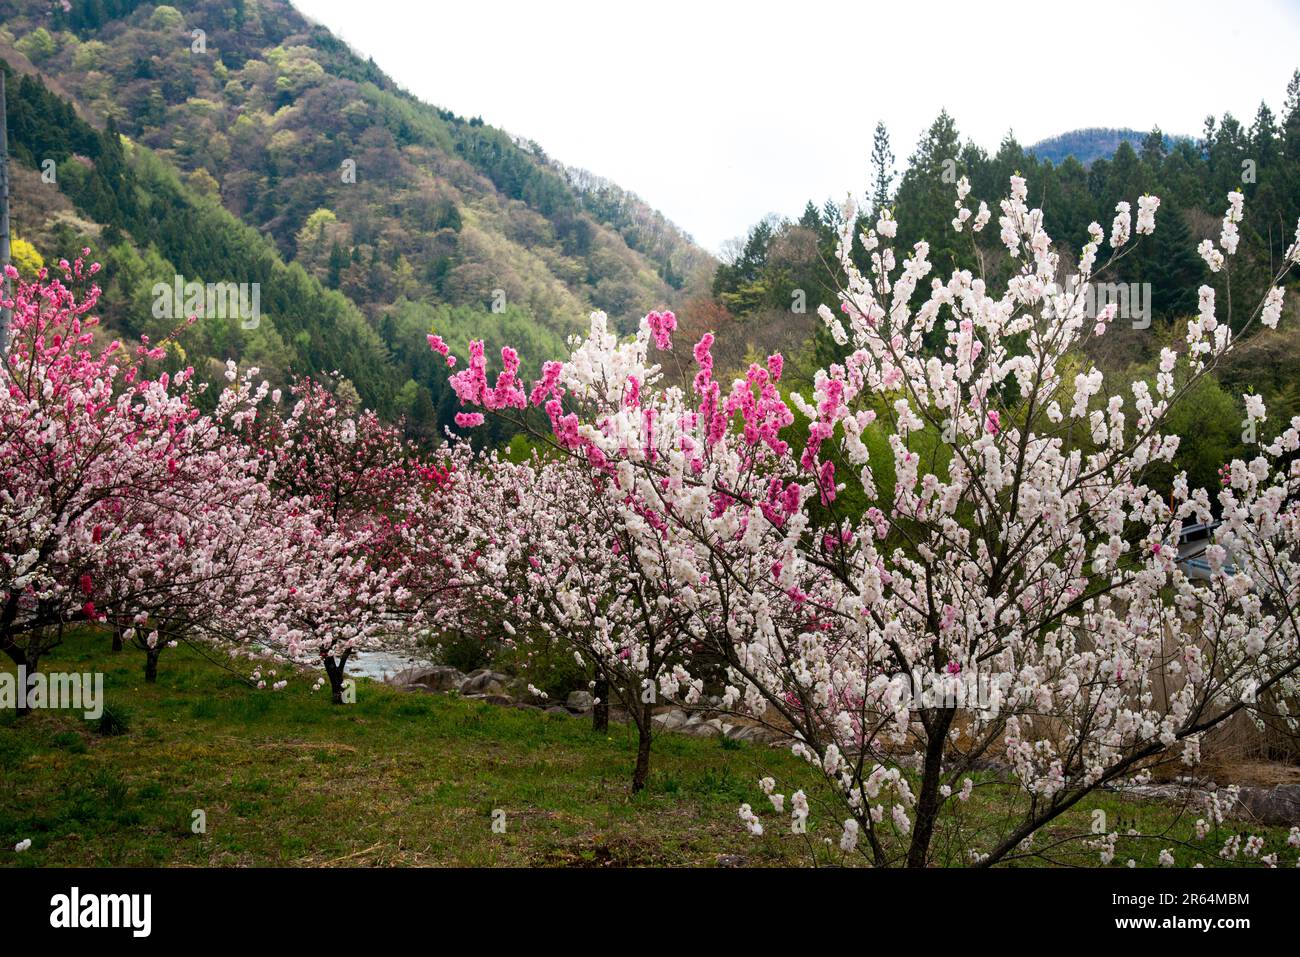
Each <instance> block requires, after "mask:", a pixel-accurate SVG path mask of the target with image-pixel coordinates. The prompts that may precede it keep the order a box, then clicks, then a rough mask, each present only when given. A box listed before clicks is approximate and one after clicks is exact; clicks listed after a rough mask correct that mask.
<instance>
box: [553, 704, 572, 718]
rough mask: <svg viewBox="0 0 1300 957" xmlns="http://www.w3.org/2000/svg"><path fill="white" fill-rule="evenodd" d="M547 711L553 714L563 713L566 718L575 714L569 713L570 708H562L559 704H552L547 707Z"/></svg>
mask: <svg viewBox="0 0 1300 957" xmlns="http://www.w3.org/2000/svg"><path fill="white" fill-rule="evenodd" d="M546 713H547V714H553V715H563V716H564V717H566V718H572V717H573V715H571V714H570V713H569V709H568V708H561V707H560V706H559V705H558V704H553V705H551V706H550V707H549V708H547V709H546Z"/></svg>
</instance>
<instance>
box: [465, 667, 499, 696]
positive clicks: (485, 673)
mask: <svg viewBox="0 0 1300 957" xmlns="http://www.w3.org/2000/svg"><path fill="white" fill-rule="evenodd" d="M509 683H510V676H509V675H503V674H501V673H500V672H497V671H489V670H487V669H486V668H483V669H480V670H478V671H472V672H470V674H469V676H468V677H467V678H466V679H465V681H464V683H462V684H461V686H460V690H461V693H462V694H505V690H506V685H508V684H509Z"/></svg>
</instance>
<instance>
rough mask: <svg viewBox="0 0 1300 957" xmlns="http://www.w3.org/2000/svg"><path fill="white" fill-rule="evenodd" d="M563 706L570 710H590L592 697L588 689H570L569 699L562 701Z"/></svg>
mask: <svg viewBox="0 0 1300 957" xmlns="http://www.w3.org/2000/svg"><path fill="white" fill-rule="evenodd" d="M564 706H565V707H566V708H568V709H569V710H570V711H578V712H584V711H590V710H591V708H592V697H591V692H589V691H570V692H569V700H567V701H565V702H564Z"/></svg>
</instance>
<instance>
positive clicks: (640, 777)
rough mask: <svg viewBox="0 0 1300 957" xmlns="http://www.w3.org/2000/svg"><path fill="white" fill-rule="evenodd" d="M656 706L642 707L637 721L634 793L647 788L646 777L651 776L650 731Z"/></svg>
mask: <svg viewBox="0 0 1300 957" xmlns="http://www.w3.org/2000/svg"><path fill="white" fill-rule="evenodd" d="M653 707H654V706H653V705H651V704H649V703H647V704H645V705H642V707H641V720H640V721H638V722H637V723H636V731H637V741H636V770H635V771H633V772H632V793H633V794H636V792H637V791H641V790H644V789H645V785H646V779H647V778H649V776H650V733H651V730H650V729H651V728H652V727H653V725H652V724H651V723H650V719H651V718H652V717H653V716H654V712H653V711H652V710H651V709H652V708H653Z"/></svg>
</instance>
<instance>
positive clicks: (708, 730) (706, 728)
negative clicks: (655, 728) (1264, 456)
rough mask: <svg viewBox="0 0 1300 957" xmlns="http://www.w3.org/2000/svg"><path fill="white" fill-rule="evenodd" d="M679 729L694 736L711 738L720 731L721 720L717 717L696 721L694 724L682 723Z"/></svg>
mask: <svg viewBox="0 0 1300 957" xmlns="http://www.w3.org/2000/svg"><path fill="white" fill-rule="evenodd" d="M681 731H682V733H683V734H689V735H692V736H693V737H696V738H711V737H713V736H714V735H715V734H721V733H722V722H721V721H718V719H717V718H714V719H713V720H712V721H697V722H695V723H694V724H687V725H684V726H683V727H682V728H681Z"/></svg>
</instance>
